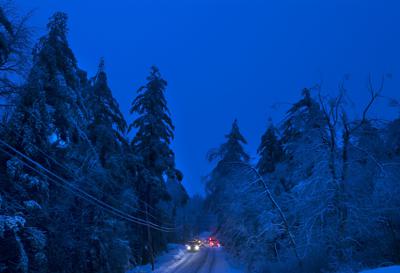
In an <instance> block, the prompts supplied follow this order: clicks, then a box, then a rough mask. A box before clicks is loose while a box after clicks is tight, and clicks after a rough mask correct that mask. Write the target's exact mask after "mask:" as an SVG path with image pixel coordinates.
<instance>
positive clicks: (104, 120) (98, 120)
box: [87, 59, 127, 165]
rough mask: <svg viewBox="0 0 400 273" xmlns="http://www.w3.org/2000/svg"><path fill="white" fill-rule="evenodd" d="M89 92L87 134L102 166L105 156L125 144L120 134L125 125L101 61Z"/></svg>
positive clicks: (123, 130)
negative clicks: (89, 116)
mask: <svg viewBox="0 0 400 273" xmlns="http://www.w3.org/2000/svg"><path fill="white" fill-rule="evenodd" d="M89 90H90V92H89V98H88V103H87V107H88V108H89V109H90V115H91V118H90V124H89V131H90V133H89V134H90V139H91V142H92V143H93V144H94V145H95V146H96V150H97V151H98V153H99V157H100V160H101V162H102V163H103V165H104V164H105V161H106V159H107V156H109V155H110V153H113V152H114V153H115V152H116V151H118V150H119V148H120V143H121V141H122V142H125V139H124V137H123V136H122V134H123V133H124V132H125V130H126V127H127V125H126V121H125V118H124V117H123V115H122V113H121V111H120V109H119V105H118V102H117V101H116V100H115V99H114V97H113V96H112V93H111V90H110V88H109V86H108V82H107V74H106V72H105V64H104V60H103V59H102V60H101V61H100V64H99V68H98V71H97V74H96V76H95V77H94V78H93V79H92V83H91V88H90V89H89Z"/></svg>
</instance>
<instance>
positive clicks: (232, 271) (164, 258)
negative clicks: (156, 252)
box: [127, 245, 243, 273]
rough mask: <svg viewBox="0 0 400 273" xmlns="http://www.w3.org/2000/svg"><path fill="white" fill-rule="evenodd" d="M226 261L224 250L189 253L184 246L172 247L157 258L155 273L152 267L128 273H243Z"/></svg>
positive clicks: (146, 266)
mask: <svg viewBox="0 0 400 273" xmlns="http://www.w3.org/2000/svg"><path fill="white" fill-rule="evenodd" d="M242 272H243V271H241V270H239V269H236V268H234V267H233V266H232V265H230V264H229V263H228V261H227V259H226V254H225V251H224V249H223V248H222V247H221V248H209V247H203V248H201V250H200V251H199V252H194V253H192V252H187V251H186V250H185V246H183V245H170V251H169V252H168V253H165V254H164V255H161V256H159V257H157V261H156V265H155V271H151V269H150V265H145V266H141V267H137V268H135V269H133V270H131V271H128V272H127V273H242Z"/></svg>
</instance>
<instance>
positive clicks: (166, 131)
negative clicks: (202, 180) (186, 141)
mask: <svg viewBox="0 0 400 273" xmlns="http://www.w3.org/2000/svg"><path fill="white" fill-rule="evenodd" d="M166 86H167V82H166V81H165V80H164V79H163V78H162V76H161V74H160V71H159V70H158V68H157V67H155V66H153V67H151V69H150V75H149V76H148V77H147V83H146V84H145V85H144V86H142V87H140V88H139V89H138V91H137V93H138V94H137V97H136V98H135V99H134V101H133V103H132V107H131V109H130V112H131V113H132V114H133V113H134V114H136V115H137V116H136V119H135V120H134V121H133V122H132V123H131V124H130V126H129V129H130V130H132V129H134V130H136V134H135V137H134V138H133V140H132V142H131V148H132V150H133V152H134V153H135V154H136V155H137V156H139V157H140V159H141V162H142V166H143V170H142V171H141V172H140V175H139V176H140V179H138V182H137V184H136V191H137V193H138V197H139V199H140V200H142V201H144V203H143V204H142V211H148V209H149V208H148V207H149V206H151V207H155V206H157V204H158V203H159V202H160V201H168V200H170V196H169V194H168V191H167V189H166V185H165V182H166V181H165V180H164V178H165V177H169V178H173V179H175V178H176V177H178V178H179V177H180V180H181V177H182V174H181V172H180V171H178V170H176V168H175V155H174V152H173V151H172V149H171V148H170V147H169V145H170V144H171V141H172V139H173V137H174V134H173V130H174V125H173V123H172V120H171V117H170V112H169V109H168V106H167V101H166V99H165V91H166ZM141 216H142V217H148V215H147V214H146V213H144V214H143V215H141ZM156 216H158V217H159V218H160V219H161V218H162V216H161V214H160V213H158V214H157V215H156ZM142 238H143V240H144V242H143V243H144V244H143V253H144V254H143V256H142V257H143V262H148V261H151V262H153V252H154V253H157V252H159V251H160V250H162V249H164V248H165V246H166V238H165V235H163V234H161V233H160V232H152V231H150V230H146V229H144V230H143V237H142Z"/></svg>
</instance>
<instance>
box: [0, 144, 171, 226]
mask: <svg viewBox="0 0 400 273" xmlns="http://www.w3.org/2000/svg"><path fill="white" fill-rule="evenodd" d="M0 143H1V144H3V145H4V146H6V147H7V148H8V149H10V150H12V151H14V152H15V153H16V154H18V155H19V156H21V157H22V158H24V159H25V160H27V161H29V162H30V163H31V164H33V165H34V166H36V167H37V168H39V169H41V170H42V171H40V170H38V169H36V168H34V167H32V166H31V165H29V164H28V163H26V162H24V161H23V160H21V159H20V158H18V157H16V158H17V159H18V160H19V161H20V162H21V163H22V164H23V165H25V166H26V167H28V168H29V169H31V170H32V171H34V172H36V173H38V174H40V175H42V176H44V177H46V178H48V179H49V180H50V181H52V182H54V183H56V184H57V185H59V186H62V187H63V188H65V189H67V190H69V191H71V192H72V193H73V194H75V195H77V196H79V197H81V198H82V199H84V200H86V201H88V202H90V203H91V204H93V205H96V206H99V207H101V208H102V209H105V210H106V211H108V212H110V213H112V214H114V215H117V216H119V217H121V218H123V219H125V220H128V221H131V222H133V223H136V224H139V225H144V226H148V227H150V228H153V229H156V230H159V231H163V232H172V231H174V230H176V228H168V227H164V226H160V225H157V224H155V223H153V222H151V221H148V220H143V219H141V218H138V217H135V216H132V215H129V214H127V213H125V212H123V211H121V210H119V209H117V208H115V207H113V206H111V205H109V204H107V203H105V202H103V201H101V200H99V199H97V198H96V197H94V196H92V195H90V194H88V193H87V192H85V191H84V190H82V189H80V188H78V187H76V186H74V185H72V184H70V183H69V182H68V181H66V180H65V179H63V178H61V177H60V176H58V175H57V174H54V173H53V172H51V171H49V170H48V169H46V168H45V167H44V166H42V165H41V164H40V163H38V162H36V161H34V160H33V159H31V158H29V157H28V156H26V155H25V154H23V153H21V152H20V151H18V150H17V149H15V148H14V147H12V146H10V145H9V144H8V143H6V142H5V141H3V140H1V139H0ZM0 149H1V150H2V151H3V152H4V153H6V154H8V155H9V156H12V157H13V156H15V155H13V154H11V153H10V152H8V151H6V150H5V149H3V148H1V147H0ZM43 171H44V172H45V173H47V174H50V175H51V176H53V177H55V178H56V179H58V180H60V181H61V182H60V181H57V180H56V179H54V178H51V177H50V176H49V175H47V174H45V173H43Z"/></svg>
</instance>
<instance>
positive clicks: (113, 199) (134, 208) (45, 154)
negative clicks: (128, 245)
mask: <svg viewBox="0 0 400 273" xmlns="http://www.w3.org/2000/svg"><path fill="white" fill-rule="evenodd" d="M26 112H27V111H26ZM28 114H32V117H33V118H34V119H35V120H37V121H38V122H41V123H42V124H43V122H42V121H40V120H38V118H37V117H35V116H34V115H33V113H28ZM0 125H1V126H3V128H5V129H8V128H6V126H5V125H4V124H0ZM8 131H9V132H10V131H11V130H9V129H8ZM13 133H15V134H17V135H18V136H19V137H21V138H23V136H22V135H21V134H20V133H18V132H15V131H13ZM32 146H33V147H34V148H35V149H36V150H37V151H39V152H40V153H41V154H42V155H43V156H44V157H46V158H48V159H50V160H51V161H53V162H54V163H55V164H56V165H58V166H59V167H61V168H63V169H64V170H66V171H67V172H71V173H72V175H73V176H74V177H75V178H76V175H75V174H74V172H73V170H72V169H71V168H69V167H66V166H65V165H63V164H61V163H59V162H58V161H57V160H56V159H54V158H53V157H51V156H50V155H48V154H47V153H45V152H44V151H43V150H42V149H40V148H39V147H38V146H37V145H35V144H32ZM89 181H91V180H89ZM91 184H92V185H94V183H93V182H91ZM119 189H120V190H122V188H121V187H119ZM98 190H99V191H100V192H101V193H102V194H103V195H106V194H105V193H104V192H103V191H102V190H100V189H98ZM107 197H108V198H110V199H111V200H112V201H114V202H115V203H120V202H119V201H117V200H116V199H115V198H114V197H112V196H111V195H108V196H107ZM133 197H136V196H133ZM137 201H139V202H141V203H143V204H145V205H146V206H148V208H151V209H152V210H153V211H155V212H156V213H158V212H161V213H162V214H164V215H165V216H166V217H167V218H169V217H170V216H169V215H167V214H166V213H164V212H163V211H160V210H157V209H155V208H154V207H152V206H150V205H149V204H147V203H146V202H145V201H143V200H141V199H139V198H137ZM125 205H126V206H128V207H129V208H131V209H133V210H135V211H139V212H141V213H145V214H148V215H149V216H150V217H151V218H152V219H153V220H155V221H157V222H159V223H160V225H164V226H170V227H171V228H173V227H175V226H174V224H172V223H165V222H164V223H162V221H160V220H158V219H157V217H156V216H154V215H153V214H151V213H150V212H148V211H143V210H141V209H139V208H136V207H133V206H131V205H129V204H125Z"/></svg>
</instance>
